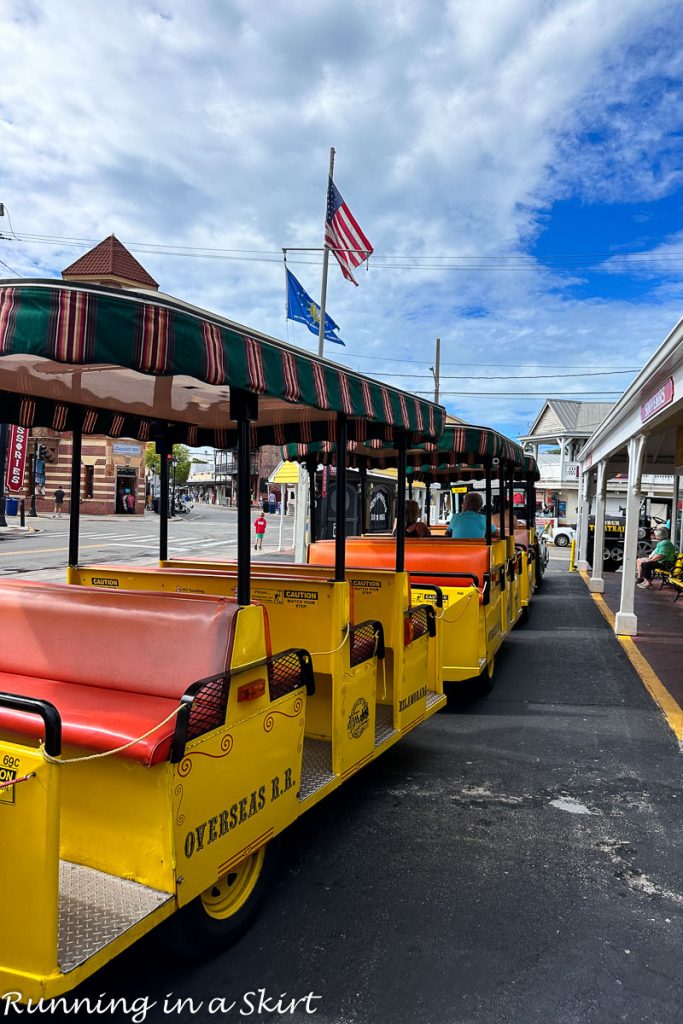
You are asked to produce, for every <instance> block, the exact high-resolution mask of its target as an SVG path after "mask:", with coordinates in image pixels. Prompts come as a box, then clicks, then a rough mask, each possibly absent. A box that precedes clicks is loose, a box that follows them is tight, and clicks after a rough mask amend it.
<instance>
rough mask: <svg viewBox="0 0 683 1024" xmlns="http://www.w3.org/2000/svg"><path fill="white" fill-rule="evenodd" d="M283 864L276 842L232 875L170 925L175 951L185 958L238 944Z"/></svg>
mask: <svg viewBox="0 0 683 1024" xmlns="http://www.w3.org/2000/svg"><path fill="white" fill-rule="evenodd" d="M278 860H279V842H278V841H277V840H273V841H271V842H270V843H267V844H266V845H265V846H261V847H259V849H258V850H256V851H255V852H254V853H252V854H250V855H249V856H248V857H245V859H244V860H243V861H242V862H241V863H240V864H237V865H236V866H235V867H234V868H232V869H231V870H230V871H228V872H227V873H226V874H225V875H223V876H222V877H221V878H219V879H217V880H216V882H214V883H213V885H210V886H209V887H208V888H207V889H205V890H204V892H203V893H201V894H200V895H199V896H198V897H197V898H196V899H195V900H193V901H192V902H191V903H189V904H188V905H187V906H186V907H183V909H182V910H180V911H178V913H177V914H175V915H174V916H173V917H172V918H171V919H170V920H169V922H168V924H169V928H168V936H167V938H168V939H169V940H170V945H171V947H172V949H173V950H174V951H175V952H177V953H180V954H181V955H183V956H188V955H190V956H192V955H195V956H198V955H202V954H207V953H217V952H220V951H221V950H222V949H225V948H226V947H228V946H230V945H231V944H232V943H233V942H236V941H237V939H239V938H240V937H241V936H242V935H243V934H244V932H245V931H246V930H247V928H248V927H249V926H250V925H251V923H252V921H253V920H254V918H255V917H256V915H257V914H258V912H259V910H260V908H261V904H262V902H263V899H264V897H265V895H266V892H267V890H268V887H269V885H270V883H271V881H272V878H273V875H274V873H275V869H276V867H277V862H278Z"/></svg>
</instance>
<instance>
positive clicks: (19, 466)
mask: <svg viewBox="0 0 683 1024" xmlns="http://www.w3.org/2000/svg"><path fill="white" fill-rule="evenodd" d="M27 444H28V430H27V428H26V427H11V428H10V432H9V442H8V445H7V470H6V472H5V482H6V484H7V490H8V491H11V492H14V493H17V492H19V491H20V490H21V489H22V487H23V486H24V468H25V466H26V445H27Z"/></svg>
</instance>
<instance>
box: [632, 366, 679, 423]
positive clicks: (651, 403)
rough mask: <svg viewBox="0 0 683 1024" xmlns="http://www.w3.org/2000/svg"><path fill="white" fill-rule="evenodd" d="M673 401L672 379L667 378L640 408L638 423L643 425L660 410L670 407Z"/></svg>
mask: <svg viewBox="0 0 683 1024" xmlns="http://www.w3.org/2000/svg"><path fill="white" fill-rule="evenodd" d="M673 400H674V382H673V377H669V379H668V380H666V381H664V383H663V384H662V385H661V387H658V388H657V390H656V391H655V392H654V394H652V395H650V397H649V398H648V399H646V401H644V402H643V404H642V405H641V407H640V422H641V423H645V421H646V420H649V419H651V418H652V417H653V416H654V415H655V413H658V412H659V410H660V409H663V408H664V406H666V405H671V403H672V402H673Z"/></svg>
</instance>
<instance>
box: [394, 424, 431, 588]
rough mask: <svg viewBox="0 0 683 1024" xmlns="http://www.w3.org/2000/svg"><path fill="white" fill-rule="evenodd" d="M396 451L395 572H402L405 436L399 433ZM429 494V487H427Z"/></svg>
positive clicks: (404, 543) (404, 526)
mask: <svg viewBox="0 0 683 1024" xmlns="http://www.w3.org/2000/svg"><path fill="white" fill-rule="evenodd" d="M396 447H397V449H398V467H397V474H398V475H397V477H396V572H403V570H404V569H405V566H406V471H407V468H408V460H407V458H406V448H407V444H406V435H405V434H403V433H401V434H399V435H398V438H397V439H396ZM427 493H429V487H427Z"/></svg>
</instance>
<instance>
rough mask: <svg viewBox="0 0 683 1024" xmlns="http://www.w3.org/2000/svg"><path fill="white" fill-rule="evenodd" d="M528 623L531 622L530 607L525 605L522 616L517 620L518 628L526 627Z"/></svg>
mask: <svg viewBox="0 0 683 1024" xmlns="http://www.w3.org/2000/svg"><path fill="white" fill-rule="evenodd" d="M528 621H529V605H528V604H527V605H524V607H523V608H522V611H521V614H520V616H519V618H518V619H517V625H518V626H526V624H527V622H528Z"/></svg>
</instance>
